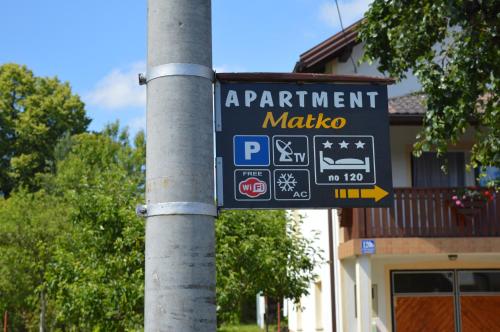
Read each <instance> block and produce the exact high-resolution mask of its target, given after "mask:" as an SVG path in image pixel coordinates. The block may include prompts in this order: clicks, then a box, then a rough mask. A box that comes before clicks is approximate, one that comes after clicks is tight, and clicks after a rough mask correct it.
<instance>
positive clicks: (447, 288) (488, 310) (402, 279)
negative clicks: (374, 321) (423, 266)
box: [391, 270, 500, 332]
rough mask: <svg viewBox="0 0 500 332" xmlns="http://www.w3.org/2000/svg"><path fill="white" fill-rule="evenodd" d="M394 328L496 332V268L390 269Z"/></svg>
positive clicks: (499, 317)
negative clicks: (447, 269)
mask: <svg viewBox="0 0 500 332" xmlns="http://www.w3.org/2000/svg"><path fill="white" fill-rule="evenodd" d="M391 281H392V294H393V299H392V303H393V327H394V331H398V332H399V331H404V332H413V331H415V332H416V331H419V332H420V331H437V332H455V331H461V332H483V331H484V332H500V271H498V270H452V271H393V272H392V278H391Z"/></svg>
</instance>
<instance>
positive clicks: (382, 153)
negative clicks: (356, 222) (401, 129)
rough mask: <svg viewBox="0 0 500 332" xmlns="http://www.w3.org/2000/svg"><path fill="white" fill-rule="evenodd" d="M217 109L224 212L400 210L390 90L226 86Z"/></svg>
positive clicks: (339, 86)
mask: <svg viewBox="0 0 500 332" xmlns="http://www.w3.org/2000/svg"><path fill="white" fill-rule="evenodd" d="M215 103H216V107H215V120H216V121H215V128H216V156H217V201H218V205H219V206H220V207H222V208H240V209H251V208H261V209H273V208H334V207H389V206H391V205H392V204H393V193H392V173H391V159H390V147H389V146H390V145H389V116H388V110H387V86H386V85H384V84H372V83H359V84H339V83H318V82H301V83H300V84H298V83H294V82H293V83H290V82H269V83H265V82H259V83H256V82H238V81H237V80H232V81H227V82H220V81H219V82H217V84H216V101H215ZM367 245H368V244H367Z"/></svg>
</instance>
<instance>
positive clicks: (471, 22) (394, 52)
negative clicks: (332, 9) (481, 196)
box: [360, 0, 500, 167]
mask: <svg viewBox="0 0 500 332" xmlns="http://www.w3.org/2000/svg"><path fill="white" fill-rule="evenodd" d="M499 13H500V3H499V2H498V1H495V0H484V1H479V0H452V1H449V0H424V1H421V0H409V1H407V0H390V1H387V0H374V2H373V3H372V4H371V7H370V9H369V10H368V12H367V13H366V16H365V21H364V23H363V24H362V26H361V29H360V36H361V39H362V40H363V41H364V42H365V56H366V59H369V60H378V61H379V64H380V65H379V69H380V70H381V71H387V72H388V73H389V74H390V75H391V76H393V77H396V78H403V77H405V73H406V72H407V71H408V70H413V72H414V73H415V75H416V76H417V77H418V79H419V80H420V82H421V84H422V88H423V92H424V93H425V95H426V99H427V101H426V102H427V109H428V111H427V113H426V115H425V120H424V128H423V129H422V131H421V132H420V134H419V135H418V137H417V143H416V144H415V146H414V148H415V153H416V154H417V155H420V154H421V153H422V151H428V150H432V149H433V150H436V151H437V152H438V154H440V155H441V154H443V153H444V152H446V151H447V148H448V145H449V144H450V143H451V144H456V143H457V141H458V140H459V138H460V136H461V135H462V134H463V133H464V132H465V131H466V129H467V127H468V126H469V125H472V126H473V127H474V128H475V129H476V135H477V137H476V143H475V144H474V146H473V148H472V158H471V166H473V167H478V166H496V167H499V166H500V152H499V147H500V101H499V87H500V61H498V59H499V58H500V47H498V45H500V18H499V16H498V15H499Z"/></svg>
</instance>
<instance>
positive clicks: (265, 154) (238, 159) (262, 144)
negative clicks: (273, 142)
mask: <svg viewBox="0 0 500 332" xmlns="http://www.w3.org/2000/svg"><path fill="white" fill-rule="evenodd" d="M233 156H234V165H235V166H268V165H269V160H270V157H269V137H268V136H265V135H235V136H233Z"/></svg>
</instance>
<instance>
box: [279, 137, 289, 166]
mask: <svg viewBox="0 0 500 332" xmlns="http://www.w3.org/2000/svg"><path fill="white" fill-rule="evenodd" d="M290 145H292V142H290V141H288V142H284V141H282V140H280V139H278V140H276V148H277V149H278V151H279V153H280V158H279V160H280V161H281V162H284V161H293V159H292V157H290V156H291V155H292V154H293V150H292V148H291V147H290Z"/></svg>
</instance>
